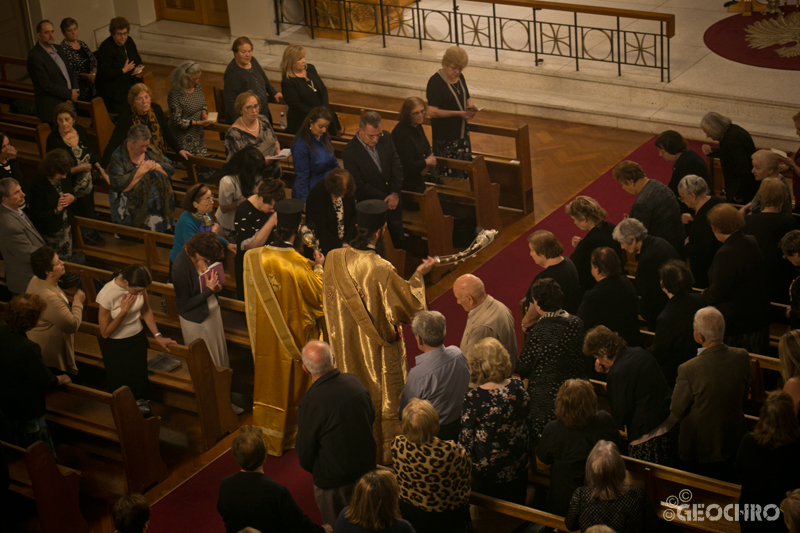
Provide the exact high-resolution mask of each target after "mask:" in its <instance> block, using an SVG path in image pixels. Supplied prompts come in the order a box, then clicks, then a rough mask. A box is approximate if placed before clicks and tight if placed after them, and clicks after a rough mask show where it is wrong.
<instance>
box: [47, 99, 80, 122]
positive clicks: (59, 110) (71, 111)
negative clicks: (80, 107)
mask: <svg viewBox="0 0 800 533" xmlns="http://www.w3.org/2000/svg"><path fill="white" fill-rule="evenodd" d="M64 113H66V114H68V115H69V116H71V117H72V120H73V121H75V120H78V114H77V113H76V112H75V107H74V106H73V105H72V102H61V103H60V104H58V105H57V106H56V107H55V108H54V109H53V121H54V122H55V121H56V120H57V119H58V115H61V114H64Z"/></svg>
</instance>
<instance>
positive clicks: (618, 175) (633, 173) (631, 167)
mask: <svg viewBox="0 0 800 533" xmlns="http://www.w3.org/2000/svg"><path fill="white" fill-rule="evenodd" d="M613 175H614V179H615V180H617V181H618V182H619V183H628V182H630V183H636V182H637V181H639V180H641V179H644V178H645V175H644V170H642V167H641V166H640V165H639V163H634V162H633V161H623V162H622V163H619V164H618V165H617V166H615V167H614V171H613Z"/></svg>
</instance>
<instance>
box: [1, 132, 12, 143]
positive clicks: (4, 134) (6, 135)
mask: <svg viewBox="0 0 800 533" xmlns="http://www.w3.org/2000/svg"><path fill="white" fill-rule="evenodd" d="M7 138H8V134H6V132H4V131H0V145H2V143H3V141H5V140H6V139H7ZM9 142H11V140H10V139H9Z"/></svg>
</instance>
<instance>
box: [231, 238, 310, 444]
mask: <svg viewBox="0 0 800 533" xmlns="http://www.w3.org/2000/svg"><path fill="white" fill-rule="evenodd" d="M273 295H274V298H273ZM321 298H322V271H321V269H320V268H319V267H316V268H315V269H314V270H312V269H311V266H310V265H309V262H308V261H307V260H306V259H305V258H304V257H303V256H302V255H300V254H299V253H297V252H296V251H295V250H294V249H293V248H289V247H279V246H265V247H263V248H255V249H253V250H249V251H248V252H247V253H246V254H245V259H244V300H245V306H246V311H247V329H248V331H249V333H250V345H251V348H252V351H253V363H254V367H255V380H254V386H253V424H254V425H256V426H259V427H261V429H262V434H263V437H264V442H265V443H266V445H267V451H268V452H269V453H270V455H281V454H282V453H283V452H284V450H288V449H291V448H294V444H295V437H296V435H297V409H298V406H299V404H300V400H301V399H302V398H303V395H304V394H305V393H306V391H307V390H308V388H309V387H310V386H311V377H310V376H308V375H307V374H306V373H305V372H304V371H303V363H302V361H301V359H300V350H302V349H303V346H305V344H306V343H307V342H308V341H310V340H321V338H322V335H321V331H320V328H319V327H318V324H317V321H318V320H319V319H320V318H322V300H321ZM281 332H282V333H283V334H282V335H281Z"/></svg>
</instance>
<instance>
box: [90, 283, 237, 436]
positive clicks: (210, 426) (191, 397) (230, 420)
mask: <svg viewBox="0 0 800 533" xmlns="http://www.w3.org/2000/svg"><path fill="white" fill-rule="evenodd" d="M92 277H93V276H92V275H91V273H90V272H89V271H87V270H82V271H81V279H82V280H83V286H84V287H90V288H89V290H90V291H91V292H94V283H93V280H92ZM99 337H100V327H99V326H98V325H97V324H92V323H90V322H87V321H85V320H84V321H83V322H82V323H81V327H80V329H79V330H78V333H76V335H75V359H76V360H77V361H78V362H80V363H83V364H87V365H91V366H94V367H97V368H104V365H103V357H102V354H101V353H100V346H99V344H98V342H97V339H98V338H99ZM149 342H150V352H149V353H148V359H150V358H152V357H154V356H155V355H156V354H157V353H158V352H163V351H164V349H163V348H161V345H159V344H158V342H156V340H155V339H154V338H149ZM169 353H170V355H171V356H173V357H176V358H178V359H179V360H181V361H180V363H181V366H180V368H178V369H176V370H174V371H172V372H160V371H154V370H150V371H149V375H150V383H153V384H155V385H158V386H159V388H160V389H161V390H162V393H163V395H162V400H163V402H162V403H164V404H165V405H169V406H170V407H177V408H178V409H183V410H185V411H190V412H192V413H196V414H197V415H198V417H199V419H200V429H201V432H202V435H203V449H204V450H208V449H211V448H212V447H213V446H214V445H215V444H216V443H217V441H218V440H219V438H220V437H222V436H224V435H227V434H228V433H232V432H234V431H236V430H237V429H238V428H239V421H238V419H237V418H236V415H235V414H234V412H233V409H232V408H231V376H232V374H233V371H232V370H231V369H230V368H224V367H219V366H216V365H215V364H214V362H213V361H212V360H211V355H210V354H209V353H208V348H207V346H206V343H205V341H203V340H202V339H198V340H195V341H194V342H192V343H191V344H190V345H189V346H183V345H180V344H173V345H170V352H169Z"/></svg>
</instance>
